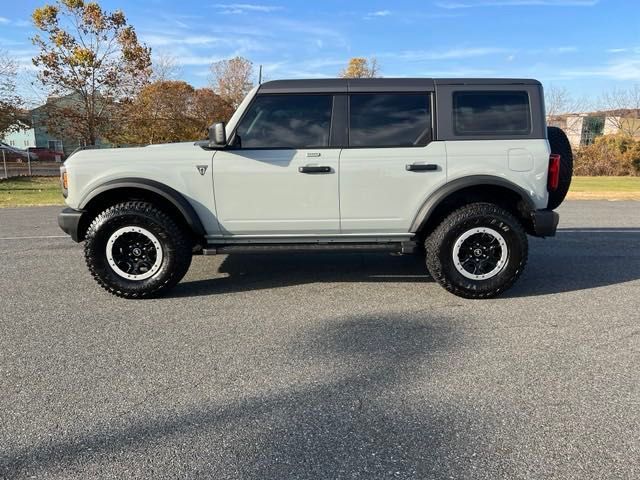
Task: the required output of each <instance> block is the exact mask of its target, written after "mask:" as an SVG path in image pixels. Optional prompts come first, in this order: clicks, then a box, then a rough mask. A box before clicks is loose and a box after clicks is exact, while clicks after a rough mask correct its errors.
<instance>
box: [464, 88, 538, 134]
mask: <svg viewBox="0 0 640 480" xmlns="http://www.w3.org/2000/svg"><path fill="white" fill-rule="evenodd" d="M453 129H454V133H455V134H456V135H527V134H529V133H531V107H530V105H529V95H528V94H527V92H517V91H514V92H482V91H478V92H454V93H453Z"/></svg>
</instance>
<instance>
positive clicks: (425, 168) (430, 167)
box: [407, 163, 438, 172]
mask: <svg viewBox="0 0 640 480" xmlns="http://www.w3.org/2000/svg"><path fill="white" fill-rule="evenodd" d="M407 170H408V171H409V172H435V171H436V170H438V165H436V164H435V163H411V164H409V165H407Z"/></svg>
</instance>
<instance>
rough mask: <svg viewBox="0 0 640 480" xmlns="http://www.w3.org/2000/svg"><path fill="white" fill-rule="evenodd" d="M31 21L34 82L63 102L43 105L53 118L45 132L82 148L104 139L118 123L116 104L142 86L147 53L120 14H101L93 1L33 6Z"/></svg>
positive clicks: (148, 61) (147, 66)
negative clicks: (67, 137)
mask: <svg viewBox="0 0 640 480" xmlns="http://www.w3.org/2000/svg"><path fill="white" fill-rule="evenodd" d="M32 19H33V23H34V25H35V27H36V28H37V29H38V30H39V33H38V34H36V35H35V36H34V37H33V38H32V41H33V43H34V45H35V46H36V47H38V49H39V53H38V54H37V55H36V56H35V57H34V58H33V64H34V65H35V66H36V67H38V68H39V73H38V78H39V79H40V81H41V82H42V85H43V86H44V87H45V88H46V89H47V90H48V92H49V94H50V95H51V96H54V97H65V98H66V101H65V102H60V103H61V105H56V103H55V102H48V107H49V108H50V109H51V111H49V112H48V115H47V116H48V117H49V118H50V119H53V120H54V121H52V122H50V124H48V127H49V129H50V130H53V131H54V132H55V133H58V134H60V135H73V136H74V137H75V138H82V139H83V140H84V143H85V144H87V145H95V144H96V142H97V140H98V139H100V138H104V137H109V135H110V133H111V127H112V126H114V125H116V124H117V123H118V119H117V118H116V115H117V109H116V108H115V106H116V105H117V103H118V102H121V101H123V100H125V99H127V98H132V97H133V96H134V95H135V94H136V93H137V92H139V91H140V89H141V88H142V86H144V85H145V84H146V83H148V80H149V76H150V74H151V50H150V49H149V48H148V47H146V46H145V45H143V44H141V43H140V42H139V41H138V37H137V35H136V32H135V30H134V28H133V27H132V26H130V25H128V24H127V20H126V18H125V15H124V13H122V12H121V11H119V10H116V11H114V12H106V11H104V10H102V8H101V7H100V6H99V5H98V4H97V3H94V2H84V1H83V0H57V1H56V2H55V3H54V4H51V5H45V6H43V7H40V8H36V9H35V10H34V11H33V14H32ZM56 119H57V121H56ZM60 119H64V121H60ZM61 129H64V130H65V131H64V132H60V131H56V130H61Z"/></svg>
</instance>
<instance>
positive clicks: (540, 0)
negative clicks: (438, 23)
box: [436, 0, 600, 9]
mask: <svg viewBox="0 0 640 480" xmlns="http://www.w3.org/2000/svg"><path fill="white" fill-rule="evenodd" d="M599 1H600V0H478V1H475V2H473V1H468V2H458V1H453V0H452V1H450V0H445V1H440V2H437V3H436V6H438V7H440V8H447V9H457V8H474V7H529V6H545V7H592V6H594V5H596V4H597V3H598V2H599Z"/></svg>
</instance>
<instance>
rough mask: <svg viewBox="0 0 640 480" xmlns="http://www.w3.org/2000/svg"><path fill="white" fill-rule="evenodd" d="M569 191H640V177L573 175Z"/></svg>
mask: <svg viewBox="0 0 640 480" xmlns="http://www.w3.org/2000/svg"><path fill="white" fill-rule="evenodd" d="M570 191H571V192H576V193H597V192H616V193H625V192H629V193H632V192H633V193H635V192H638V193H640V177H573V179H572V180H571V189H570Z"/></svg>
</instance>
